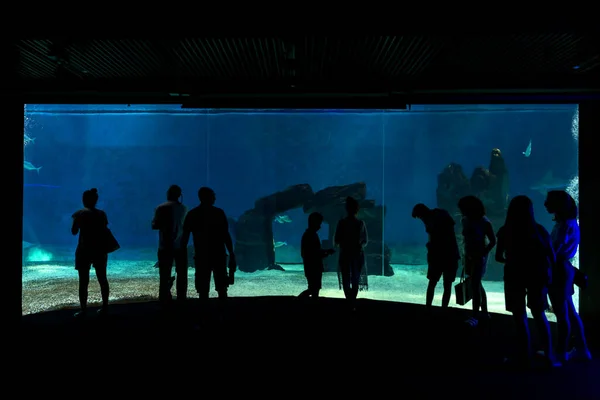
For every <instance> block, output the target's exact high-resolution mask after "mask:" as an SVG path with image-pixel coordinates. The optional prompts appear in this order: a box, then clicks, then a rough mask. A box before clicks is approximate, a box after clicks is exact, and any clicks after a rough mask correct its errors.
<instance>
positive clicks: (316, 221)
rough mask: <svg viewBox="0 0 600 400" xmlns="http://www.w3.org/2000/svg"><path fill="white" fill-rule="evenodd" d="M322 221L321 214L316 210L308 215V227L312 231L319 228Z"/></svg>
mask: <svg viewBox="0 0 600 400" xmlns="http://www.w3.org/2000/svg"><path fill="white" fill-rule="evenodd" d="M322 223H323V215H321V213H318V212H314V213H311V214H310V215H309V216H308V228H309V229H312V230H314V231H318V230H319V229H321V224H322Z"/></svg>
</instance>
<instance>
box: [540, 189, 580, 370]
mask: <svg viewBox="0 0 600 400" xmlns="http://www.w3.org/2000/svg"><path fill="white" fill-rule="evenodd" d="M544 206H545V207H546V210H547V211H548V212H549V213H550V214H554V221H555V224H554V228H553V229H552V234H551V236H552V246H553V248H554V253H555V254H556V264H555V266H554V270H553V274H552V284H551V285H550V289H549V291H548V295H549V297H550V303H551V304H552V309H553V310H554V314H555V315H556V324H557V328H558V338H557V345H556V353H557V355H558V357H559V359H561V361H568V360H584V361H585V360H591V359H592V355H591V353H590V350H589V348H588V345H587V341H586V339H585V332H584V328H583V322H581V318H580V317H579V314H578V313H577V310H576V309H575V304H574V303H573V295H574V294H575V287H574V280H575V273H576V272H577V270H576V269H575V267H574V266H573V264H572V263H571V260H572V259H573V257H575V254H577V249H578V248H579V224H578V223H577V204H576V203H575V199H573V197H572V196H571V195H570V194H569V193H567V192H565V191H564V190H552V191H550V192H548V195H547V197H546V201H545V202H544ZM571 328H573V333H574V336H575V347H574V348H573V349H572V350H571V351H570V352H567V350H568V345H569V338H570V337H571Z"/></svg>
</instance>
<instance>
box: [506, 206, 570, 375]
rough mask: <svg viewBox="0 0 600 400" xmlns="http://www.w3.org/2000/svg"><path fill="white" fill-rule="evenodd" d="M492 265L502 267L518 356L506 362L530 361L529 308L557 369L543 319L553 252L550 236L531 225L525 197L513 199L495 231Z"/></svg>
mask: <svg viewBox="0 0 600 400" xmlns="http://www.w3.org/2000/svg"><path fill="white" fill-rule="evenodd" d="M497 236H498V247H497V248H496V261H498V262H500V263H504V264H505V266H504V298H505V302H506V311H509V312H511V313H512V315H513V318H514V320H515V324H516V326H517V339H518V352H517V357H516V358H514V359H507V360H506V361H510V362H514V363H516V364H520V365H523V366H527V365H528V364H529V362H530V357H531V336H530V333H529V326H528V323H527V310H526V307H529V309H530V310H531V314H532V315H533V319H534V321H535V324H536V325H537V329H538V331H539V337H540V340H541V342H542V346H543V349H544V354H545V355H546V359H547V361H548V363H549V365H551V366H559V365H560V363H558V362H557V360H556V357H555V356H554V351H553V349H552V338H551V336H550V324H549V323H548V319H547V318H546V313H545V311H546V309H547V308H548V285H549V284H550V281H551V279H552V278H551V275H552V265H553V264H554V261H555V259H554V252H553V251H552V243H551V241H550V234H549V233H548V231H546V229H544V227H543V226H541V225H540V224H538V223H537V222H536V221H535V217H534V214H533V203H532V202H531V200H530V199H529V198H528V197H527V196H516V197H514V198H513V199H512V200H511V202H510V204H509V206H508V211H507V214H506V221H505V223H504V226H502V227H501V228H500V230H499V231H498V235H497Z"/></svg>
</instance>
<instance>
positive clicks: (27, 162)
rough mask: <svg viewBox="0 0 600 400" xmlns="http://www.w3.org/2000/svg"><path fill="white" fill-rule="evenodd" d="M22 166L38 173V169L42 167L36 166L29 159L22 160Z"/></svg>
mask: <svg viewBox="0 0 600 400" xmlns="http://www.w3.org/2000/svg"><path fill="white" fill-rule="evenodd" d="M23 168H25V169H26V170H28V171H37V173H38V174H39V173H40V169H42V167H36V166H35V165H33V164H32V163H30V162H29V161H23Z"/></svg>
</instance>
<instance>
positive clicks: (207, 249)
mask: <svg viewBox="0 0 600 400" xmlns="http://www.w3.org/2000/svg"><path fill="white" fill-rule="evenodd" d="M198 198H199V199H200V205H199V206H197V207H195V208H193V209H191V210H190V212H188V214H187V216H186V217H185V222H184V224H183V243H184V244H185V245H187V243H188V241H189V237H190V234H192V235H193V237H194V265H195V267H196V277H195V283H196V291H197V292H198V295H199V297H200V300H202V301H206V300H208V297H209V296H208V295H209V292H210V277H211V273H213V274H214V280H215V289H216V291H217V293H218V294H219V298H220V299H221V301H224V300H225V299H226V298H227V287H228V286H229V279H228V276H227V253H229V270H230V272H231V273H233V272H235V269H236V265H237V264H236V260H235V254H234V252H233V242H232V240H231V236H230V235H229V223H228V222H227V216H226V215H225V212H224V211H223V210H222V209H220V208H217V207H215V206H214V204H215V200H216V196H215V192H214V191H213V190H212V189H210V188H207V187H202V188H200V190H199V191H198ZM226 250H227V252H226Z"/></svg>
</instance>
